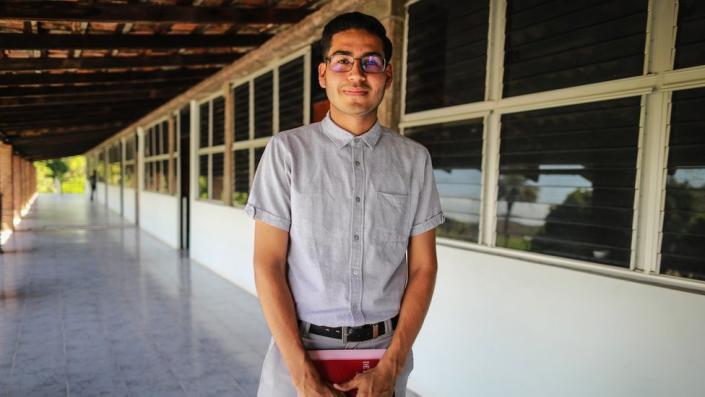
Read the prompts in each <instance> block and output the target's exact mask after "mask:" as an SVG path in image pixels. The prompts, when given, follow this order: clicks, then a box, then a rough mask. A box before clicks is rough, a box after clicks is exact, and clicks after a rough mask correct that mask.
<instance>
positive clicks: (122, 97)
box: [0, 87, 187, 109]
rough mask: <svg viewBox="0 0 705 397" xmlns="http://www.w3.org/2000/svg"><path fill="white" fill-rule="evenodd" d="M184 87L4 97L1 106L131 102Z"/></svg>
mask: <svg viewBox="0 0 705 397" xmlns="http://www.w3.org/2000/svg"><path fill="white" fill-rule="evenodd" d="M186 88H187V87H184V88H183V89H177V90H173V89H169V90H144V91H141V90H140V91H132V92H128V93H118V94H111V93H110V92H109V91H107V92H103V93H97V94H81V95H75V96H69V97H54V98H52V97H50V96H47V97H2V98H0V108H14V107H23V106H36V107H38V108H39V109H41V108H42V107H44V106H46V105H85V104H92V103H118V102H131V101H134V100H135V99H140V98H142V99H159V98H164V99H166V98H171V97H174V96H177V95H178V94H180V93H181V92H183V91H184V89H186Z"/></svg>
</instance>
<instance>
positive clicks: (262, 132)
mask: <svg viewBox="0 0 705 397" xmlns="http://www.w3.org/2000/svg"><path fill="white" fill-rule="evenodd" d="M273 90H274V73H273V72H267V73H265V74H263V75H262V76H259V77H257V78H256V79H255V80H254V91H255V103H254V105H255V131H254V132H255V134H254V135H255V138H262V137H266V136H271V135H272V132H273V128H274V124H273V121H272V116H273V114H274V113H273V110H274V105H273V103H272V93H273Z"/></svg>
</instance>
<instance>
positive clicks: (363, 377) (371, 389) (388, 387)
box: [333, 362, 397, 397]
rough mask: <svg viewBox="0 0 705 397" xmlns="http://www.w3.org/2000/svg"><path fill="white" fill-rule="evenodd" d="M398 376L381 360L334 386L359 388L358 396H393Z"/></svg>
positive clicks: (342, 388)
mask: <svg viewBox="0 0 705 397" xmlns="http://www.w3.org/2000/svg"><path fill="white" fill-rule="evenodd" d="M396 378H397V374H396V373H395V372H394V370H393V369H392V367H391V366H389V365H385V363H384V362H380V363H379V364H378V365H377V366H376V367H374V368H372V369H369V370H367V371H365V372H363V373H360V374H357V375H355V377H354V378H352V379H351V380H349V381H347V382H345V383H342V384H335V385H333V387H335V388H336V389H338V390H341V391H350V390H353V389H357V397H391V396H392V395H393V394H394V385H395V384H396Z"/></svg>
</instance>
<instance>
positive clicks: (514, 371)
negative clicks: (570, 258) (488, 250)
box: [409, 247, 705, 397]
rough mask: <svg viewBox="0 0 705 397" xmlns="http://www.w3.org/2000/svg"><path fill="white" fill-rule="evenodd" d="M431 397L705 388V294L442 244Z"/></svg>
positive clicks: (428, 336)
mask: <svg viewBox="0 0 705 397" xmlns="http://www.w3.org/2000/svg"><path fill="white" fill-rule="evenodd" d="M438 258H439V274H438V282H437V286H436V292H435V295H434V298H433V303H432V306H431V310H430V312H429V315H428V317H427V319H426V323H425V324H424V328H423V329H422V332H421V334H420V335H419V339H418V340H417V343H416V345H415V349H414V351H415V359H416V365H415V369H414V371H413V373H412V376H411V379H410V384H409V385H410V388H412V389H413V390H415V391H417V392H419V393H420V394H421V395H423V396H430V397H436V396H639V397H645V396H664V395H671V396H696V395H703V394H702V393H703V391H704V390H705V376H703V374H704V373H705V315H703V313H705V296H703V295H698V294H692V293H687V292H681V291H678V290H673V289H668V288H662V287H655V286H649V285H645V284H639V283H635V282H629V281H623V280H618V279H614V278H609V277H605V276H598V275H592V274H588V273H583V272H578V271H574V270H567V269H562V268H557V267H551V266H547V265H540V264H536V263H530V262H525V261H520V260H514V259H508V258H503V257H498V256H493V255H487V254H481V253H475V252H470V251H465V250H460V249H455V248H448V247H439V249H438Z"/></svg>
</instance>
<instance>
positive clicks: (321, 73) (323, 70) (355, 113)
mask: <svg viewBox="0 0 705 397" xmlns="http://www.w3.org/2000/svg"><path fill="white" fill-rule="evenodd" d="M335 54H346V55H352V56H353V57H354V58H357V59H355V60H354V65H353V67H352V69H351V70H350V71H348V72H336V71H334V70H333V68H332V67H331V65H330V64H326V63H321V64H319V65H318V82H319V84H320V85H321V87H323V88H325V90H326V94H327V95H328V100H329V101H330V105H331V114H332V115H333V117H334V118H335V116H336V115H338V114H340V115H344V116H352V117H365V116H369V115H370V114H376V112H377V107H378V106H379V104H380V102H382V98H383V97H384V91H385V90H386V89H387V88H388V87H389V86H390V85H391V83H392V67H391V65H387V67H386V69H385V70H384V71H383V72H382V73H367V72H364V71H363V70H362V68H361V66H360V63H361V60H360V59H359V58H360V57H363V56H366V55H373V54H377V55H380V56H381V57H382V58H384V47H383V44H382V40H380V38H379V37H377V36H375V35H373V34H371V33H369V32H367V31H364V30H359V29H350V30H344V31H342V32H338V33H336V34H334V35H333V37H332V39H331V46H330V50H329V51H328V53H327V54H325V55H326V57H328V58H330V57H331V56H333V55H335ZM388 62H389V61H387V63H388Z"/></svg>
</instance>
